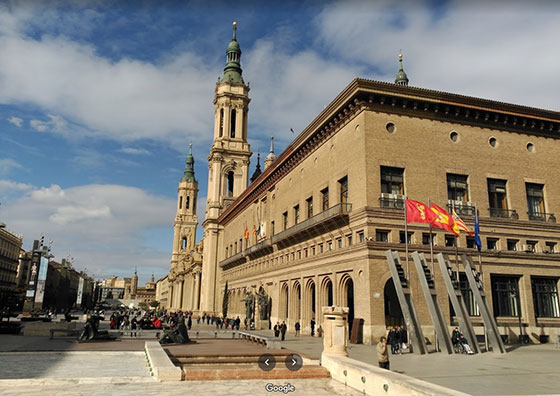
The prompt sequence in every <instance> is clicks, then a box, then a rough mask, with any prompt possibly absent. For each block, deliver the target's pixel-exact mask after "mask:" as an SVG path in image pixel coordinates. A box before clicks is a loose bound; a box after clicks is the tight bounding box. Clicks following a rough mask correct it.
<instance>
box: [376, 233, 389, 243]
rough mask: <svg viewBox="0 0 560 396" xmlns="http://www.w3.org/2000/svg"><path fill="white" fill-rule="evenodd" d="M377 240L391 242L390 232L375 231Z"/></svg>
mask: <svg viewBox="0 0 560 396" xmlns="http://www.w3.org/2000/svg"><path fill="white" fill-rule="evenodd" d="M375 240H376V241H377V242H389V231H383V230H375Z"/></svg>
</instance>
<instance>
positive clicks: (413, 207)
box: [405, 199, 431, 223]
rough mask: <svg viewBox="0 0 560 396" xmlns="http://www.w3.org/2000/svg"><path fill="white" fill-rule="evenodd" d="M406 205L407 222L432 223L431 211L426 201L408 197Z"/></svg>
mask: <svg viewBox="0 0 560 396" xmlns="http://www.w3.org/2000/svg"><path fill="white" fill-rule="evenodd" d="M405 205H406V222H407V223H430V218H431V217H430V213H431V212H430V210H429V208H428V206H427V205H426V204H425V203H422V202H420V201H413V200H412V199H407V200H406V201H405Z"/></svg>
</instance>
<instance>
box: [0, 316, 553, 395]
mask: <svg viewBox="0 0 560 396" xmlns="http://www.w3.org/2000/svg"><path fill="white" fill-rule="evenodd" d="M196 331H199V332H200V333H199V336H202V335H205V336H208V335H212V336H213V333H214V332H215V327H212V326H202V325H196V323H195V325H194V326H193V329H192V331H191V336H192V337H193V338H195V337H196ZM223 331H224V332H225V330H223ZM208 332H210V333H208ZM227 332H228V333H230V334H231V331H230V330H229V331H227ZM255 333H258V334H260V335H265V336H267V337H271V336H272V332H270V331H258V332H255ZM145 336H147V337H148V336H150V335H149V334H145ZM226 336H227V334H226ZM154 338H155V337H154ZM145 341H146V339H129V338H124V339H120V340H117V341H113V342H96V343H76V342H75V341H74V340H72V339H71V338H67V337H57V338H55V339H54V340H48V339H47V338H46V337H24V336H21V335H20V336H10V335H1V336H0V395H36V394H41V395H128V394H136V393H137V394H142V395H152V394H154V395H155V394H158V395H160V394H162V392H164V393H169V392H172V393H179V392H180V393H183V392H185V391H188V394H190V395H199V394H200V395H212V396H217V395H231V394H239V393H238V392H237V391H236V389H242V390H243V392H242V393H241V394H247V395H265V394H269V393H268V392H266V391H265V389H264V387H265V385H266V384H267V383H269V382H274V383H275V384H283V383H287V382H289V383H291V384H292V385H294V386H295V387H296V390H297V392H296V393H295V394H296V395H313V396H322V395H333V394H338V395H358V394H361V393H359V392H355V391H353V390H351V389H348V388H346V387H345V386H344V384H341V383H339V382H337V381H334V380H330V379H305V380H300V379H297V380H274V381H266V380H243V381H206V382H199V381H191V382H181V383H159V382H156V381H155V380H154V379H153V378H152V377H151V376H150V374H149V371H148V368H147V366H146V360H145V356H144V353H143V347H144V342H145ZM238 342H239V347H240V348H243V347H244V345H247V348H248V349H251V348H253V347H252V346H251V344H248V342H247V341H242V340H238ZM282 346H283V347H284V348H286V349H290V350H294V351H298V352H299V353H301V354H304V355H306V356H309V357H315V358H318V357H319V356H320V353H321V350H322V339H321V338H317V337H310V336H301V337H295V336H293V335H288V336H287V339H286V341H284V342H282ZM253 349H254V348H253ZM508 349H509V353H507V354H505V355H500V354H494V353H483V354H480V355H473V356H467V355H447V354H443V353H431V354H429V355H423V356H419V355H414V354H403V355H397V356H391V369H392V370H393V371H396V372H399V373H402V374H405V375H409V376H412V377H415V378H419V379H422V380H424V381H427V382H431V383H434V384H438V385H442V386H445V387H449V388H452V389H456V390H459V391H462V392H465V393H468V394H473V395H555V394H560V374H559V373H560V364H559V363H560V349H556V348H555V347H554V345H553V344H545V345H529V346H520V347H518V346H509V347H508ZM349 354H350V357H351V358H353V359H356V360H359V361H362V362H365V363H369V364H374V365H377V362H376V355H375V347H374V346H370V345H351V346H350V347H349Z"/></svg>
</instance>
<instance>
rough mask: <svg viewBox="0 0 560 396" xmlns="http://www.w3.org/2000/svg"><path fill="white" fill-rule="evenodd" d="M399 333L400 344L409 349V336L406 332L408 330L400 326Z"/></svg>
mask: <svg viewBox="0 0 560 396" xmlns="http://www.w3.org/2000/svg"><path fill="white" fill-rule="evenodd" d="M397 335H398V340H399V344H400V345H401V348H402V349H407V348H408V336H407V333H406V330H405V329H404V328H403V327H401V326H399V328H398V329H397Z"/></svg>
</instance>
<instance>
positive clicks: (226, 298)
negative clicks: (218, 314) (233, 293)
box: [222, 281, 229, 318]
mask: <svg viewBox="0 0 560 396" xmlns="http://www.w3.org/2000/svg"><path fill="white" fill-rule="evenodd" d="M228 304H229V294H228V283H227V281H226V286H225V288H224V301H223V303H222V314H223V315H224V318H226V317H227V311H228Z"/></svg>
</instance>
